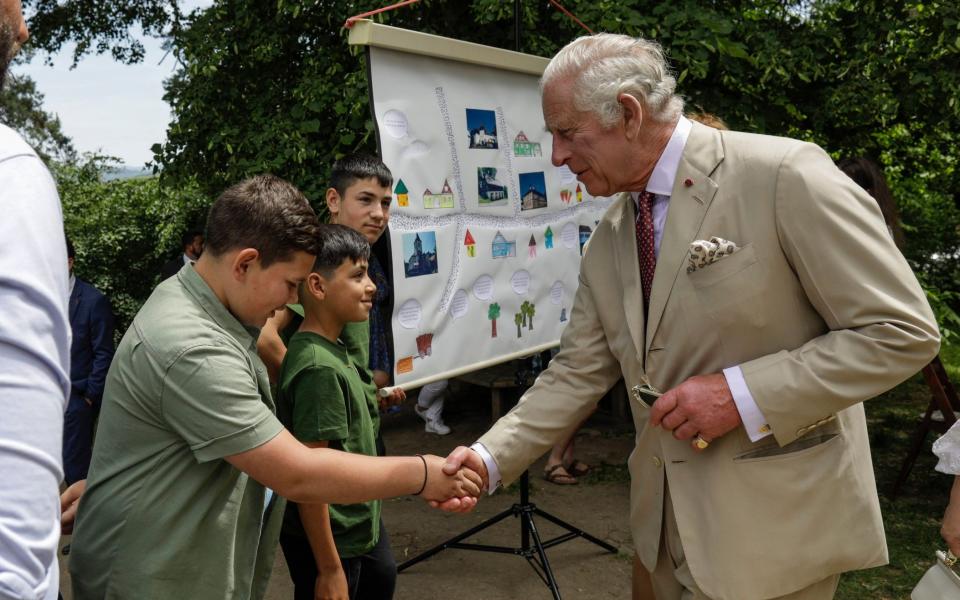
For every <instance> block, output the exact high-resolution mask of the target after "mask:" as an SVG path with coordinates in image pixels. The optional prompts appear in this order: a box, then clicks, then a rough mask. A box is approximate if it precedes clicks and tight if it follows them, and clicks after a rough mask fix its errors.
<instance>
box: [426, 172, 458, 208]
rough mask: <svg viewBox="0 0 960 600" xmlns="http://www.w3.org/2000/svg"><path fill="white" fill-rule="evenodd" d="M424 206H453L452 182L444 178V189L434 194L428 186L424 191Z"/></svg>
mask: <svg viewBox="0 0 960 600" xmlns="http://www.w3.org/2000/svg"><path fill="white" fill-rule="evenodd" d="M423 207H424V208H453V190H452V189H450V183H449V182H448V181H447V180H446V179H444V180H443V189H442V190H441V191H440V193H439V194H434V193H433V192H431V191H430V188H427V189H426V190H424V191H423Z"/></svg>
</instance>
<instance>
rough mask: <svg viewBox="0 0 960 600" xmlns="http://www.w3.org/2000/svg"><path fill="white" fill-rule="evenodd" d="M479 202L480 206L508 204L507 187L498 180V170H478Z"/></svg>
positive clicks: (482, 168) (480, 168) (488, 168)
mask: <svg viewBox="0 0 960 600" xmlns="http://www.w3.org/2000/svg"><path fill="white" fill-rule="evenodd" d="M477 202H478V203H479V204H480V206H492V205H503V204H506V203H507V186H506V185H505V184H503V183H501V182H500V181H498V180H497V170H496V169H495V168H493V167H479V168H477Z"/></svg>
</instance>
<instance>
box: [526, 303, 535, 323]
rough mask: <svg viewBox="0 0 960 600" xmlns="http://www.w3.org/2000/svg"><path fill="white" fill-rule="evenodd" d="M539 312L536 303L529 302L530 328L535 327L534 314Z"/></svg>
mask: <svg viewBox="0 0 960 600" xmlns="http://www.w3.org/2000/svg"><path fill="white" fill-rule="evenodd" d="M535 314H537V308H536V305H535V304H534V303H533V302H529V303H527V315H528V316H529V317H530V329H533V315H535Z"/></svg>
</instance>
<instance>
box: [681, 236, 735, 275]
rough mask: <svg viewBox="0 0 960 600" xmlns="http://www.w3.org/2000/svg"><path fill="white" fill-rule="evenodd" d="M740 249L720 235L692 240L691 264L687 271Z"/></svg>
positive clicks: (690, 271)
mask: <svg viewBox="0 0 960 600" xmlns="http://www.w3.org/2000/svg"><path fill="white" fill-rule="evenodd" d="M739 249H740V248H738V247H737V245H736V244H734V243H733V242H731V241H729V240H725V239H723V238H718V237H712V238H710V239H709V240H695V241H693V242H690V264H689V265H687V273H693V272H694V271H696V270H697V269H701V268H703V267H705V266H707V265H711V264H713V263H715V262H717V261H718V260H720V259H721V258H723V257H725V256H730V255H731V254H733V253H734V252H736V251H737V250H739Z"/></svg>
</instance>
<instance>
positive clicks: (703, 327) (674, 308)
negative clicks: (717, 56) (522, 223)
mask: <svg viewBox="0 0 960 600" xmlns="http://www.w3.org/2000/svg"><path fill="white" fill-rule="evenodd" d="M688 180H689V182H690V183H691V184H692V185H689V186H688V185H686V182H687V181H688ZM634 211H635V209H634V206H633V201H632V200H631V199H630V196H629V195H628V194H623V195H622V196H621V197H620V198H619V200H618V201H617V202H616V203H615V204H614V205H613V206H612V207H611V208H610V210H609V211H608V212H607V214H606V215H605V216H604V218H603V220H602V221H601V222H600V224H599V225H598V226H597V229H596V231H595V232H594V234H593V237H592V238H591V240H590V242H589V244H588V247H587V249H586V251H585V253H584V257H583V261H582V264H581V269H580V287H579V289H578V291H577V296H576V299H575V301H574V306H573V310H572V313H571V317H570V323H569V324H568V326H567V329H566V330H565V332H564V334H563V337H562V339H561V350H560V353H559V354H558V355H557V356H556V357H555V358H554V359H553V361H552V362H551V364H550V367H549V368H548V369H547V370H546V371H545V372H544V373H542V374H541V375H540V377H539V378H538V380H537V382H536V384H535V385H534V386H533V387H532V388H530V390H529V391H528V392H527V393H526V394H525V395H524V397H523V398H522V399H521V401H520V402H519V404H518V405H517V406H516V407H515V408H514V410H512V411H511V412H510V413H509V414H507V415H505V416H504V417H503V418H502V419H500V420H499V421H498V422H497V423H496V424H495V425H494V427H493V428H492V429H491V430H490V431H489V432H487V433H486V434H485V435H484V436H483V437H482V438H481V439H480V440H479V441H480V442H481V443H482V444H483V445H484V446H485V447H486V448H487V449H488V450H489V451H490V453H491V455H492V456H493V458H494V460H495V461H496V463H497V465H498V467H499V468H500V472H501V475H502V481H503V482H504V483H509V482H510V481H512V480H514V479H515V478H517V477H518V476H519V475H520V474H521V473H522V472H523V470H524V469H525V468H526V467H527V465H529V464H530V463H531V462H532V461H534V460H535V459H536V458H537V457H539V456H540V455H542V454H543V453H544V452H545V451H546V450H547V449H548V448H550V447H551V446H552V445H553V444H554V443H555V442H556V441H557V440H559V439H561V438H562V437H563V436H565V435H568V434H569V433H570V431H571V430H572V429H573V427H575V425H576V424H577V423H579V422H580V421H581V420H582V419H584V418H585V417H586V416H587V415H588V414H589V413H590V411H591V410H592V409H593V408H594V406H595V405H596V402H597V401H598V399H599V398H600V397H601V396H602V395H603V394H604V393H605V392H606V391H607V390H608V389H609V388H610V387H611V386H612V385H614V383H615V382H616V381H617V379H618V378H619V377H621V376H622V377H623V378H624V380H625V381H626V384H627V385H628V386H633V385H635V384H637V383H640V382H641V380H642V378H643V376H644V374H646V376H647V377H649V379H650V381H651V383H652V384H653V385H654V386H655V387H657V388H658V389H660V390H663V391H665V390H668V389H670V388H672V387H675V386H677V385H678V384H680V383H682V382H683V381H684V380H686V379H687V378H689V377H691V376H693V375H698V374H707V373H716V372H719V371H720V370H722V369H723V368H726V367H730V366H734V365H741V368H742V371H743V374H744V378H745V380H746V383H747V386H748V387H749V389H750V392H751V394H752V395H753V398H754V399H755V401H756V402H757V405H758V406H759V408H760V410H761V412H762V413H763V415H764V416H765V417H766V419H767V421H768V423H769V424H770V426H771V428H772V430H773V434H774V435H773V436H770V437H767V438H765V439H763V440H761V441H759V442H757V443H752V442H751V441H750V439H749V438H748V437H747V435H746V432H745V431H744V429H743V427H742V426H741V427H738V428H737V429H735V430H733V431H731V432H730V433H728V434H727V435H725V436H723V437H722V438H720V439H719V440H716V441H714V442H713V443H712V444H711V445H710V447H709V448H708V449H707V450H706V451H704V452H703V453H696V452H694V451H693V450H692V449H691V447H690V444H689V442H680V441H677V440H675V439H674V438H673V437H672V436H671V434H670V433H669V432H665V431H664V430H662V429H661V428H654V427H651V426H650V425H649V423H648V418H649V409H648V408H646V407H645V406H644V405H642V404H640V403H638V402H637V401H636V400H634V399H633V398H631V402H632V412H633V419H634V424H635V425H636V431H637V433H636V447H635V449H634V451H633V453H632V454H631V456H630V459H629V467H630V474H631V478H632V485H631V510H630V523H631V530H632V533H633V537H634V542H635V544H636V549H637V552H638V554H639V556H640V558H641V560H642V561H643V564H644V565H645V566H646V567H647V569H650V570H653V568H654V567H655V565H656V560H657V550H658V545H659V542H660V530H661V525H662V516H663V497H664V484H665V480H666V481H669V486H670V495H671V497H672V500H673V503H674V509H675V513H676V519H677V525H678V529H679V532H680V537H681V540H682V543H683V548H684V552H685V554H686V558H687V561H688V564H689V566H690V570H691V572H692V573H693V576H694V579H695V581H696V582H697V585H699V586H700V588H701V589H702V590H703V591H704V592H705V593H706V594H708V595H709V596H710V597H711V598H716V599H718V600H724V599H725V600H752V599H761V598H770V597H776V596H780V595H783V594H787V593H790V592H792V591H795V590H797V589H801V588H803V587H806V586H807V585H809V584H812V583H814V582H816V581H819V580H821V579H823V578H824V577H826V576H828V575H831V574H834V573H839V572H843V571H848V570H852V569H859V568H865V567H871V566H876V565H881V564H884V563H885V562H886V561H887V551H886V542H885V539H884V532H883V524H882V521H881V518H880V507H879V504H878V501H877V492H876V484H875V482H874V476H873V467H872V464H871V459H870V447H869V444H868V437H867V429H866V423H865V419H864V412H863V405H862V402H863V401H864V400H866V399H868V398H871V397H873V396H876V395H877V394H880V393H882V392H884V391H886V390H888V389H889V388H891V387H893V386H895V385H896V384H898V383H900V382H901V381H903V380H904V379H906V378H908V377H909V376H910V375H912V374H913V373H915V372H917V371H918V370H919V369H920V368H922V367H923V365H924V364H926V363H927V362H928V361H929V360H930V359H931V358H932V357H933V356H934V355H935V354H936V352H937V350H938V348H939V334H938V329H937V326H936V323H935V320H934V318H933V315H932V314H931V311H930V307H929V305H928V303H927V301H926V298H925V296H924V293H923V291H922V290H921V288H920V286H919V284H918V283H917V280H916V278H915V277H914V275H913V273H912V272H911V270H910V267H909V266H908V265H907V263H906V261H905V260H904V259H903V256H902V255H901V254H900V252H899V251H898V250H897V248H896V247H895V246H894V245H893V242H892V241H891V239H890V236H889V234H888V233H887V230H886V227H885V225H884V222H883V218H882V216H881V214H880V211H879V209H878V208H877V206H876V203H875V202H874V201H873V199H872V198H870V197H869V196H868V195H867V194H866V193H865V192H863V191H862V190H861V189H860V188H859V187H857V185H856V184H854V183H853V182H852V181H851V180H850V179H848V178H847V177H846V176H845V175H844V174H843V173H841V172H840V171H839V170H838V169H837V168H836V167H835V166H834V165H833V162H832V161H831V160H830V158H829V156H827V154H826V153H824V152H823V150H821V149H820V148H818V147H817V146H815V145H812V144H807V143H803V142H799V141H796V140H790V139H784V138H775V137H767V136H760V135H751V134H744V133H737V132H719V131H716V130H713V129H710V128H707V127H704V126H702V125H700V124H698V123H694V124H693V129H692V131H691V132H690V136H689V138H688V141H687V145H686V148H685V149H684V152H683V158H682V160H681V162H680V166H679V169H678V172H677V177H676V183H675V185H674V188H673V192H672V194H671V199H670V205H669V210H668V214H667V220H666V224H665V226H664V235H663V241H662V243H661V250H660V257H659V259H658V263H657V269H656V275H655V278H654V282H653V290H652V294H651V299H650V309H649V323H647V324H646V327H645V326H644V318H643V309H642V305H641V303H642V300H641V298H642V295H641V291H640V278H639V267H638V262H637V246H636V240H635V228H634ZM711 236H718V237H721V238H724V239H727V240H731V241H733V242H735V243H736V244H737V245H738V246H739V247H740V249H739V250H738V251H737V252H736V253H734V254H733V255H731V256H728V257H725V258H723V259H721V260H720V261H718V262H716V263H713V264H712V265H709V266H707V267H704V268H702V269H700V270H698V271H694V272H693V273H687V271H686V266H687V251H688V247H689V244H690V242H692V241H694V240H697V239H709V238H710V237H711ZM834 416H835V417H836V418H835V419H831V417H834Z"/></svg>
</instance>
